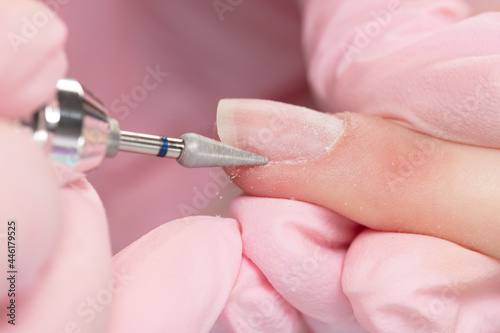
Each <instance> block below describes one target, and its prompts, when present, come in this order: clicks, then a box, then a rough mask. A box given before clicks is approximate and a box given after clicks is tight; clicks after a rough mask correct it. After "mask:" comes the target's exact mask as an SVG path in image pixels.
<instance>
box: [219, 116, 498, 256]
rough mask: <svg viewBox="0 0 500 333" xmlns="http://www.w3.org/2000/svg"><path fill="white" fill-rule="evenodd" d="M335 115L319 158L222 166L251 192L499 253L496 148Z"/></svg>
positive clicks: (383, 122) (374, 225)
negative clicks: (337, 129) (334, 128)
mask: <svg viewBox="0 0 500 333" xmlns="http://www.w3.org/2000/svg"><path fill="white" fill-rule="evenodd" d="M337 116H338V117H340V118H341V119H343V120H344V122H345V126H346V127H345V130H344V133H343V135H342V136H341V137H340V138H339V139H338V141H337V142H336V144H335V146H334V147H333V148H331V149H330V150H329V151H328V152H327V153H325V154H323V155H321V156H318V158H316V159H314V160H310V161H308V162H307V163H295V164H294V163H291V164H287V163H269V164H268V165H265V166H262V167H246V168H230V169H228V170H227V171H228V173H229V174H230V175H231V177H232V178H233V180H234V182H235V183H236V184H237V185H238V186H240V187H241V188H242V189H243V190H245V191H246V192H247V193H249V194H251V195H255V196H266V197H269V196H270V197H277V198H294V199H298V200H302V201H306V202H312V203H315V204H318V205H321V206H324V207H327V208H329V209H331V210H333V211H336V212H338V213H340V214H342V215H344V216H347V217H348V218H350V219H352V220H354V221H356V222H359V223H362V224H364V225H365V226H368V227H370V228H373V229H376V230H384V231H399V232H408V233H418V234H426V235H431V236H436V237H440V238H444V239H448V240H450V241H453V242H456V243H458V244H461V245H463V246H465V247H468V248H471V249H474V250H478V251H480V252H483V253H486V254H489V255H492V256H495V257H497V258H500V245H499V244H500V243H499V242H498V239H499V237H500V224H499V223H498V216H500V211H499V209H500V208H499V207H500V203H499V200H500V199H499V198H500V186H499V185H498V184H500V174H499V173H498V172H497V170H496V169H497V168H496V167H494V166H496V165H498V164H499V163H500V153H499V152H498V151H496V150H492V149H487V148H479V147H473V146H465V145H459V144H455V143H450V142H446V141H442V140H439V139H434V138H430V137H428V136H425V135H422V134H419V133H416V132H413V131H410V130H408V129H406V128H404V127H402V126H399V125H397V124H394V123H392V122H389V121H387V120H383V119H381V118H377V117H370V116H364V115H358V114H355V113H346V114H338V115H337ZM237 122H238V121H237ZM285 130H286V129H285ZM290 144H293V143H290ZM243 148H247V149H251V150H252V149H253V150H254V151H256V152H259V151H258V149H255V148H254V147H250V146H249V147H243Z"/></svg>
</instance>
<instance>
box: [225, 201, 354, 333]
mask: <svg viewBox="0 0 500 333" xmlns="http://www.w3.org/2000/svg"><path fill="white" fill-rule="evenodd" d="M230 215H231V216H233V217H234V218H236V219H237V220H238V221H239V222H240V224H241V229H242V240H243V253H244V255H245V256H246V257H248V258H249V259H250V260H251V261H252V262H253V263H254V264H255V265H256V266H257V268H258V269H259V270H260V271H261V272H262V273H263V274H264V275H265V277H266V278H267V280H268V281H269V283H270V284H271V285H272V286H273V288H274V289H275V290H276V291H277V292H278V294H279V295H281V296H282V297H283V298H284V299H285V300H286V302H288V303H289V304H290V305H292V306H293V307H294V308H295V309H297V310H298V311H300V312H301V313H302V315H303V318H304V320H305V321H306V322H307V324H309V325H311V326H313V325H314V326H315V327H318V328H319V327H324V328H328V330H327V331H328V332H364V330H362V329H361V327H360V326H359V324H357V322H356V320H355V318H354V315H353V312H352V308H351V305H350V303H349V301H348V299H347V298H346V296H345V295H344V293H343V291H342V288H341V274H342V267H343V263H344V257H345V253H346V251H347V248H348V247H349V244H350V243H351V241H352V240H353V239H354V237H355V236H356V235H357V234H358V233H359V231H360V230H361V228H362V227H361V226H360V225H359V224H356V223H354V222H351V221H349V220H348V219H346V218H345V217H343V216H340V215H339V214H336V213H334V212H332V211H330V210H328V209H326V208H323V207H319V206H316V205H313V204H309V203H305V202H300V201H291V200H283V199H272V198H255V197H240V198H238V199H236V200H234V201H233V203H232V205H231V212H230ZM260 297H261V298H260V299H259V296H257V294H255V298H254V299H253V300H252V302H250V304H252V303H253V304H259V303H263V302H266V298H265V297H263V295H260ZM271 304H272V305H271V307H272V308H273V309H275V311H273V312H270V313H269V312H268V317H266V318H265V321H264V322H263V326H265V323H277V322H280V319H282V320H283V321H284V322H288V323H289V321H290V317H292V318H293V316H289V317H287V316H284V315H283V313H284V309H286V307H282V304H281V303H280V302H279V300H274V302H271ZM289 324H290V323H289ZM266 327H267V326H266ZM263 331H266V330H263ZM318 332H320V331H318Z"/></svg>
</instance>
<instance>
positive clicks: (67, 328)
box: [0, 179, 113, 332]
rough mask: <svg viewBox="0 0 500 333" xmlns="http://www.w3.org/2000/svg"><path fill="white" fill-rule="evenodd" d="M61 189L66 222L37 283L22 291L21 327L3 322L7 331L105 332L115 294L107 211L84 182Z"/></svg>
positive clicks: (19, 321)
mask: <svg viewBox="0 0 500 333" xmlns="http://www.w3.org/2000/svg"><path fill="white" fill-rule="evenodd" d="M60 191H61V197H62V200H61V206H62V207H64V211H63V223H62V230H61V233H60V235H59V238H58V239H57V241H56V242H55V250H54V251H53V254H52V255H51V256H50V258H49V260H47V262H46V263H44V265H43V270H42V271H41V272H40V274H39V275H38V276H37V283H36V285H34V286H33V287H31V288H24V289H19V294H18V296H17V299H16V300H17V302H18V304H21V305H20V306H19V307H18V313H17V318H18V320H17V321H16V326H12V325H9V324H7V323H6V321H2V323H1V325H2V326H0V330H2V332H76V331H78V330H81V331H84V332H104V331H105V328H106V324H107V322H108V318H109V312H110V302H111V298H112V290H113V277H112V276H111V247H110V244H109V234H108V227H107V222H106V217H105V212H104V209H103V207H102V205H101V202H100V200H99V198H98V196H97V194H96V193H95V191H94V190H93V188H92V187H91V186H90V184H89V183H88V182H87V181H85V180H84V179H80V180H79V181H77V182H74V183H72V184H71V185H70V186H69V187H66V188H64V189H61V190H60ZM26 229H27V228H26V227H25V228H23V229H20V232H26V231H27V230H26ZM25 230H26V231H25ZM21 245H22V246H24V243H23V244H20V246H21ZM26 268H28V267H27V266H25V267H21V268H20V270H21V269H23V271H24V269H26ZM20 275H21V274H20ZM21 318H22V319H21Z"/></svg>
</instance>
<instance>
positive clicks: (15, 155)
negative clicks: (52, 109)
mask: <svg viewBox="0 0 500 333" xmlns="http://www.w3.org/2000/svg"><path fill="white" fill-rule="evenodd" d="M0 156H2V163H1V167H0V184H1V186H0V203H1V204H0V236H1V238H0V246H1V249H2V251H1V253H2V255H3V256H4V257H5V260H1V261H0V269H1V270H2V271H3V272H7V271H8V270H19V271H20V272H22V274H19V275H18V277H17V280H16V284H17V288H20V289H26V290H27V289H30V288H32V287H33V286H34V284H37V283H38V279H39V277H40V275H42V274H43V270H44V265H45V264H46V262H47V261H48V259H49V256H51V255H53V253H54V250H55V243H56V241H57V240H58V239H59V237H60V236H61V222H62V218H63V217H62V211H61V207H62V205H61V202H62V198H61V195H60V193H59V191H58V188H57V183H56V179H55V177H54V174H53V172H52V170H51V169H50V167H49V164H48V162H47V160H46V158H45V157H44V156H43V154H42V152H41V149H40V148H39V147H38V146H37V145H36V144H35V143H34V142H33V140H32V138H31V137H30V133H29V131H26V130H23V129H21V128H17V127H14V126H11V125H10V124H6V123H4V122H2V121H0ZM9 222H14V223H15V226H13V225H12V223H11V228H9V225H8V223H9ZM9 233H10V236H11V238H9V237H8V236H9ZM9 241H10V242H11V243H10V246H11V248H12V249H13V248H14V246H15V255H14V256H13V258H14V262H13V263H9V262H8V261H7V259H8V257H7V254H8V245H9V243H8V242H9ZM12 251H14V250H12ZM11 259H12V258H11ZM10 264H13V267H14V269H9V265H10ZM9 287H10V282H9V281H8V280H7V279H1V280H0V289H1V290H8V289H9ZM0 302H1V303H2V304H5V302H8V299H7V292H6V293H2V294H0ZM2 313H4V311H2Z"/></svg>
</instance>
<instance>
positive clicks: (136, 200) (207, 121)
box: [46, 0, 307, 252]
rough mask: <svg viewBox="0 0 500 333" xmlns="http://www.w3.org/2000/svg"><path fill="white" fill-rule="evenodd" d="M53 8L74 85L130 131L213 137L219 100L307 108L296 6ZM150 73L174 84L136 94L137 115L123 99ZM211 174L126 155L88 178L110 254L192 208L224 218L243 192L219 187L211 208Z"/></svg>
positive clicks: (194, 2)
mask: <svg viewBox="0 0 500 333" xmlns="http://www.w3.org/2000/svg"><path fill="white" fill-rule="evenodd" d="M46 2H47V3H49V4H50V2H48V1H46ZM52 8H53V9H55V10H56V11H57V12H58V14H59V15H60V16H61V17H62V18H63V20H64V21H65V22H66V24H67V26H68V30H69V38H68V41H67V53H68V58H69V73H68V76H69V77H74V78H77V79H78V80H80V81H81V82H82V83H83V84H84V85H85V86H86V87H87V88H88V89H90V90H91V91H93V92H94V94H96V95H97V96H98V97H99V98H100V99H101V100H102V101H103V102H104V103H105V104H106V106H107V107H108V109H109V110H110V116H111V117H114V118H116V119H118V120H119V121H120V123H121V126H122V129H124V130H129V131H137V132H143V133H149V134H157V135H166V136H170V137H178V136H179V135H181V134H183V133H186V132H197V133H200V134H203V135H206V136H209V137H212V135H213V127H214V123H215V119H216V108H217V103H218V101H219V99H221V98H232V97H248V98H265V99H273V100H279V101H285V102H294V103H301V101H300V99H301V98H302V97H303V96H305V95H306V94H307V84H306V79H305V69H304V64H303V59H302V51H301V47H300V18H299V12H298V8H297V6H296V4H295V2H293V1H286V0H280V1H264V0H258V1H255V0H254V1H245V0H243V1H241V2H240V3H239V4H238V5H235V6H234V7H232V11H231V10H228V11H225V12H224V13H218V12H217V10H216V9H215V7H214V5H213V2H212V1H200V0H183V1H151V0H146V1H116V0H112V1H97V0H87V1H69V2H68V3H67V4H60V5H59V8H57V7H52ZM148 67H149V68H152V69H156V68H159V70H160V71H161V72H168V73H169V75H168V77H166V78H164V79H163V81H162V82H160V83H159V85H158V87H157V88H156V89H153V90H152V91H149V92H148V94H147V96H146V97H145V98H144V97H142V96H140V95H138V94H137V92H138V91H140V88H138V89H136V90H135V93H136V95H135V96H136V100H135V101H134V100H133V97H131V98H132V100H131V102H130V103H129V104H130V106H133V107H130V106H127V104H126V102H124V101H121V100H120V99H121V96H122V94H128V95H130V94H131V93H132V91H133V89H134V88H135V87H137V86H139V87H141V86H142V85H143V79H144V77H145V76H146V75H148V71H147V68H148ZM150 82H154V81H153V80H151V81H150ZM143 91H144V90H143ZM138 97H140V98H138ZM142 98H144V100H141V99H142ZM135 104H137V105H135ZM209 172H212V174H216V175H219V176H220V175H221V174H222V172H221V171H220V169H197V170H194V169H184V168H182V167H181V166H179V165H178V164H177V163H176V162H174V161H172V160H161V159H155V158H153V157H149V156H139V155H132V154H126V153H121V154H118V156H117V157H115V158H114V159H111V160H106V161H105V162H104V163H103V165H102V166H101V167H100V169H99V170H97V171H96V172H94V173H93V174H92V175H90V176H89V179H90V181H91V182H92V184H93V185H94V186H95V187H96V189H97V191H98V193H99V194H100V196H101V198H102V200H103V203H104V206H105V208H106V211H107V215H108V218H109V223H110V232H111V237H112V245H113V251H114V252H117V251H119V250H120V249H122V248H123V247H125V246H126V245H128V244H129V243H131V242H132V241H134V240H136V239H138V238H139V237H140V236H141V235H143V234H145V233H146V232H148V231H150V230H152V229H153V228H155V227H157V226H159V225H161V224H163V223H165V222H168V221H171V220H173V219H176V218H179V217H182V216H183V215H185V213H183V212H185V211H189V209H188V208H192V211H195V212H199V213H200V214H224V211H225V207H226V204H227V202H228V201H230V199H231V198H232V197H234V196H236V195H238V194H239V190H237V189H235V188H234V187H233V186H219V187H220V189H221V190H222V191H221V192H220V193H219V194H217V196H216V197H215V198H211V200H210V203H209V204H208V203H207V202H206V201H204V200H203V199H201V198H199V196H200V195H199V194H198V198H196V197H197V193H200V192H201V193H203V191H204V190H205V188H204V187H205V186H207V184H209V183H212V185H210V186H212V187H211V188H210V189H207V191H208V193H213V192H210V191H211V190H214V189H216V186H214V184H217V182H215V181H214V178H213V177H212V178H211V177H210V176H209ZM197 190H199V191H200V192H197ZM205 197H206V196H205ZM220 197H222V199H221V198H220ZM193 200H197V201H196V202H193ZM197 207H202V208H203V209H198V208H197Z"/></svg>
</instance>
